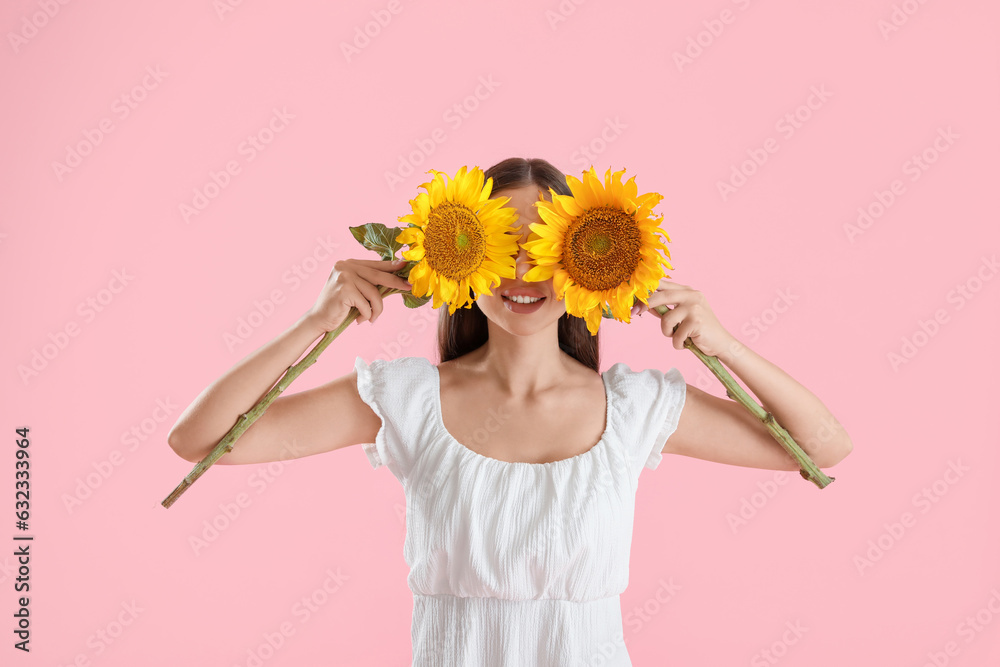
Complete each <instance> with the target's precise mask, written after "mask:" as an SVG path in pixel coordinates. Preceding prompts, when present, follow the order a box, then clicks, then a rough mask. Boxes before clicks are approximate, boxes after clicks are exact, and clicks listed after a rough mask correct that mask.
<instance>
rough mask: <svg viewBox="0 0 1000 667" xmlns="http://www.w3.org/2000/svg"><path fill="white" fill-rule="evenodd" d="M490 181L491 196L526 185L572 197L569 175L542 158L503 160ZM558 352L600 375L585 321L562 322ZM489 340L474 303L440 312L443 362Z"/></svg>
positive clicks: (595, 338)
mask: <svg viewBox="0 0 1000 667" xmlns="http://www.w3.org/2000/svg"><path fill="white" fill-rule="evenodd" d="M485 177H486V178H487V179H489V178H492V179H493V190H492V192H494V193H495V192H498V191H500V190H504V189H507V188H518V187H521V186H525V185H532V184H534V185H537V186H538V187H539V189H541V190H542V191H544V192H545V194H546V196H551V195H550V193H549V189H550V188H551V189H552V190H554V191H555V193H556V194H559V195H566V196H570V195H572V194H573V193H572V192H571V191H570V189H569V186H568V185H567V184H566V175H565V174H564V173H562V172H561V171H559V170H558V169H556V168H555V167H554V166H553V165H552V164H550V163H549V162H547V161H545V160H542V159H541V158H533V159H525V158H520V157H512V158H507V159H506V160H502V161H500V162H498V163H496V164H495V165H493V166H492V167H490V168H489V169H487V170H486V172H485ZM558 330H559V348H560V349H561V350H562V351H563V352H565V353H566V354H568V355H570V356H571V357H573V358H574V359H576V360H577V361H579V362H580V363H582V364H583V365H584V366H587V367H588V368H592V369H594V371H596V372H600V352H599V342H600V341H599V340H598V338H599V336H600V334H599V333H598V334H597V335H594V336H591V335H590V332H589V331H588V330H587V322H586V320H584V319H583V318H582V317H576V316H574V315H570V314H568V313H566V314H564V315H563V316H562V317H560V318H559V326H558ZM488 338H489V328H488V321H487V319H486V315H484V314H483V311H481V310H480V309H479V306H478V305H477V304H476V303H475V302H473V303H472V306H471V307H469V308H458V309H456V310H455V312H454V314H451V315H449V314H448V309H447V308H442V309H441V316H440V319H439V320H438V352H439V354H440V355H441V361H442V362H444V361H450V360H451V359H455V358H457V357H461V356H462V355H464V354H468V353H469V352H472V351H473V350H475V349H477V348H479V347H480V346H482V344H483V343H485V342H486V340H487V339H488Z"/></svg>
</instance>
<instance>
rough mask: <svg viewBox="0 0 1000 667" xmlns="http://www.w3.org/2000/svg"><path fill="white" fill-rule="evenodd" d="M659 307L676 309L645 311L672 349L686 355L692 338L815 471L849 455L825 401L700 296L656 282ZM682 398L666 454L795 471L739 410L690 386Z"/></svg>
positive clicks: (761, 427)
mask: <svg viewBox="0 0 1000 667" xmlns="http://www.w3.org/2000/svg"><path fill="white" fill-rule="evenodd" d="M658 305H673V306H674V307H673V308H672V309H671V310H670V311H669V312H667V313H666V314H664V315H660V314H659V313H657V312H656V311H655V310H649V311H648V312H651V313H653V314H655V315H656V316H657V317H659V318H660V326H661V330H662V332H663V334H664V335H665V336H668V337H671V338H672V339H673V345H674V347H675V348H677V349H683V345H684V341H685V340H686V339H687V338H689V337H690V338H691V340H692V341H693V342H694V343H695V345H697V346H698V348H699V349H700V350H701V351H702V352H704V353H705V354H708V355H710V356H716V357H718V358H719V361H721V362H722V363H723V364H725V365H726V366H727V367H728V368H729V370H730V371H732V373H733V374H734V375H735V376H737V377H738V378H739V379H740V380H742V381H743V383H744V384H745V385H746V386H747V388H748V389H750V391H751V392H753V394H754V395H755V396H756V397H757V400H758V401H759V402H760V404H761V406H762V407H763V408H764V409H765V410H766V411H768V412H770V413H771V414H773V415H774V417H775V419H776V420H777V421H778V423H779V424H781V426H782V427H784V428H785V430H787V431H788V433H789V434H790V435H791V436H792V438H793V439H794V440H795V442H797V443H798V445H799V446H800V447H801V448H802V449H803V451H805V453H806V454H808V455H809V458H811V459H812V460H813V462H814V463H815V464H816V465H817V466H819V467H821V468H828V467H831V466H834V465H836V464H837V463H839V462H840V461H842V460H843V459H844V457H846V456H847V455H848V454H850V452H851V450H852V449H853V444H852V442H851V438H850V437H849V436H848V435H847V432H846V431H845V430H844V428H843V427H842V426H841V424H840V422H838V421H837V419H836V418H835V417H834V416H833V414H832V413H831V412H830V410H828V409H827V407H826V406H825V405H824V404H823V403H822V401H820V400H819V398H817V397H816V396H815V395H814V394H813V393H812V392H810V391H809V390H808V389H806V388H805V387H804V386H803V385H802V384H800V383H799V382H797V381H796V380H795V379H794V378H792V377H791V376H790V375H788V374H787V373H785V372H784V371H783V370H781V369H780V368H778V367H777V366H775V365H774V364H772V363H771V362H770V361H768V360H767V359H764V358H763V357H761V356H760V355H759V354H757V353H756V352H754V351H753V350H751V349H750V348H748V347H747V346H746V345H744V344H743V343H741V342H740V341H738V340H737V339H736V337H735V336H733V335H732V334H730V333H729V332H728V331H726V330H725V329H724V328H723V327H722V325H721V324H719V321H718V319H716V317H715V315H714V314H713V313H712V311H711V309H710V308H709V307H708V304H707V302H706V301H705V297H704V295H703V294H702V293H701V292H699V291H697V290H693V289H691V288H690V287H688V286H686V285H678V284H676V283H672V282H670V281H667V280H661V281H660V287H659V289H658V290H657V291H655V292H654V293H653V294H651V295H650V297H649V306H648V308H649V309H652V308H655V307H656V306H658ZM640 310H642V312H647V310H648V309H647V308H641V309H640ZM674 327H677V328H676V331H675V330H674ZM686 391H687V396H686V398H685V402H684V409H683V410H682V411H681V416H680V419H679V420H678V423H677V430H676V431H674V433H673V434H672V435H671V436H670V437H669V438H667V442H666V443H664V446H663V450H662V451H663V452H664V453H673V454H683V455H685V456H692V457H695V458H699V459H704V460H706V461H715V462H718V463H728V464H731V465H740V466H747V467H751V468H768V469H772V470H797V469H798V464H797V462H796V461H795V459H793V458H792V457H791V456H790V455H789V454H788V453H787V452H786V451H785V450H784V448H783V447H782V446H781V445H780V444H779V443H778V442H777V440H775V439H774V437H773V436H772V435H771V433H770V431H769V430H768V429H767V427H766V426H764V424H763V423H762V422H760V421H759V420H758V419H757V418H756V417H754V416H753V415H751V414H750V412H749V411H748V410H747V409H746V408H744V407H743V406H742V405H740V404H739V403H737V402H736V401H734V400H731V399H728V398H718V397H716V396H712V395H711V394H707V393H705V392H703V391H701V390H699V389H697V388H696V387H692V386H690V385H688V386H687V387H686Z"/></svg>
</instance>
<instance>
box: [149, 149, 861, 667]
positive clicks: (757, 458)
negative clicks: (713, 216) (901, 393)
mask: <svg viewBox="0 0 1000 667" xmlns="http://www.w3.org/2000/svg"><path fill="white" fill-rule="evenodd" d="M485 176H486V178H493V194H492V196H493V197H497V196H509V197H510V198H511V200H510V202H509V205H511V206H514V207H516V209H517V211H518V213H519V216H520V217H519V219H518V220H519V222H518V223H515V224H520V225H521V227H520V230H521V242H522V243H523V242H524V241H526V240H527V238H528V233H529V231H530V230H529V228H528V225H529V224H530V223H532V222H537V221H538V215H537V210H536V209H535V207H534V206H533V205H532V204H533V203H534V202H535V201H536V200H537V198H538V193H539V192H542V193H543V195H545V196H546V197H548V191H549V188H551V189H552V190H554V191H555V192H557V193H559V194H565V195H570V194H571V192H570V190H569V188H568V186H567V184H566V177H565V175H564V174H563V173H562V172H560V171H559V170H557V169H556V168H555V167H553V166H552V165H551V164H549V163H548V162H546V161H544V160H538V159H535V160H524V159H520V158H511V159H508V160H504V161H503V162H500V163H499V164H497V165H494V166H493V167H491V168H490V169H488V170H487V171H486V172H485ZM398 268H399V265H392V264H390V262H383V261H373V260H365V259H342V260H340V261H338V262H336V263H335V264H334V268H333V272H332V273H331V275H330V277H329V279H328V281H327V283H326V285H325V286H324V287H323V289H322V292H321V293H320V295H319V297H318V299H317V300H316V303H315V305H313V307H312V308H311V309H310V310H309V311H308V312H307V313H305V314H303V315H302V316H301V317H300V318H299V319H298V321H296V322H295V324H293V325H292V326H291V327H290V328H288V329H287V330H286V331H285V332H284V333H282V334H280V335H279V336H278V337H277V338H275V339H274V340H273V341H271V342H270V343H268V344H266V345H265V346H263V347H262V348H260V349H259V350H257V351H256V352H254V353H252V354H250V355H249V356H248V357H247V358H245V359H244V360H242V361H241V362H239V363H238V364H236V366H234V367H233V368H232V369H231V370H229V372H227V373H226V374H225V375H223V376H222V377H221V378H219V379H218V380H216V381H215V382H214V383H213V384H212V385H210V386H209V387H208V388H207V389H205V390H204V391H203V392H202V393H201V395H200V396H198V398H197V399H195V401H194V402H193V403H192V404H191V405H190V406H189V407H188V408H187V409H186V410H185V412H184V413H183V414H182V415H181V416H180V418H179V419H178V421H177V423H176V424H175V425H174V427H173V429H172V430H171V432H170V434H169V437H168V441H169V444H170V446H171V447H172V448H173V450H174V451H175V452H176V453H177V454H178V455H180V456H181V457H183V458H184V459H186V460H188V461H192V462H195V461H200V460H201V459H202V458H204V457H205V456H206V455H207V454H208V453H209V451H211V449H212V448H213V447H214V446H215V444H216V443H217V442H218V441H219V440H220V439H221V438H222V437H223V436H224V435H225V434H226V433H227V432H228V430H229V429H230V428H231V427H232V425H233V423H234V422H235V420H236V418H237V417H238V415H240V414H242V413H243V412H246V411H247V410H249V409H250V408H251V407H252V406H253V405H254V404H255V403H256V402H257V401H258V400H260V398H261V397H262V396H263V395H264V394H265V393H266V392H267V391H268V390H269V389H270V388H271V386H272V385H273V384H274V382H275V381H277V379H278V377H280V375H281V374H282V373H283V372H284V370H285V369H286V368H287V367H288V366H291V365H292V364H294V363H295V362H296V361H297V360H298V359H299V357H301V356H302V354H303V353H304V352H305V351H306V350H308V349H309V348H310V347H311V346H312V344H313V343H314V342H315V341H316V340H317V339H318V338H319V337H321V336H322V335H323V334H324V333H325V332H327V331H330V330H332V329H335V328H336V327H337V326H338V325H339V324H340V323H341V322H342V321H343V319H344V317H346V316H347V313H348V310H349V309H350V308H351V307H352V306H353V307H356V308H357V309H358V310H359V311H360V312H361V315H360V317H359V322H365V321H367V322H369V323H372V324H374V323H375V322H376V320H377V319H378V317H379V316H380V315H381V314H382V311H383V303H382V298H381V296H380V295H379V292H378V288H377V286H378V285H385V286H388V287H394V288H400V289H407V290H408V289H410V285H409V283H408V282H407V281H405V280H404V279H402V278H399V277H398V276H395V275H393V273H392V272H393V271H395V270H398ZM529 268H530V266H529V264H528V261H527V253H526V251H525V249H524V248H523V247H521V248H520V251H519V255H518V257H517V264H516V277H515V278H514V279H507V278H505V279H503V282H502V283H501V284H500V285H499V286H498V287H496V288H494V289H493V290H492V295H485V294H484V295H480V296H479V298H478V299H477V301H476V302H475V303H474V304H473V305H472V307H471V308H460V309H458V310H456V311H455V313H454V314H453V315H449V314H448V312H447V308H442V309H441V311H442V312H441V315H440V318H441V319H440V328H439V332H438V333H439V353H440V362H439V363H438V364H437V365H434V364H432V363H431V362H430V361H428V360H427V359H424V358H422V357H402V358H398V359H394V360H391V361H384V360H375V361H373V362H372V363H371V364H366V363H365V362H364V361H363V360H362V359H361V358H360V357H358V358H357V360H356V363H355V370H354V372H352V373H350V374H347V375H344V376H342V377H340V378H337V379H335V380H333V381H331V382H328V383H327V384H325V385H322V386H320V387H317V388H315V389H310V390H307V391H302V392H299V393H294V394H288V395H282V396H280V397H278V398H277V399H276V400H275V401H274V402H273V403H272V404H271V406H270V407H269V408H268V410H267V411H266V412H265V413H264V414H263V415H262V416H261V417H260V418H259V419H258V420H257V421H256V422H255V423H254V424H253V425H252V426H251V427H250V428H249V429H248V430H247V431H246V433H244V434H243V436H242V437H241V438H240V439H239V441H238V442H237V443H236V445H235V447H234V449H233V450H232V451H231V452H230V453H229V454H226V455H225V456H223V457H222V458H221V459H219V461H218V463H219V464H243V463H262V462H268V461H275V460H280V459H282V458H288V457H289V456H290V454H289V453H288V452H285V451H281V450H280V445H279V443H281V442H283V441H287V440H289V439H294V441H295V442H296V443H299V444H300V445H301V447H300V448H299V449H297V450H296V451H295V452H294V453H292V454H291V455H293V456H310V455H313V454H319V453H321V452H328V451H331V450H335V449H338V448H341V447H347V446H349V445H354V444H362V445H363V449H364V452H365V454H366V456H367V458H368V460H369V462H370V463H371V465H372V466H373V467H374V468H378V467H381V466H385V467H387V468H388V469H389V470H390V472H391V473H392V474H393V475H394V476H395V477H396V478H397V479H399V480H400V482H402V484H403V487H404V490H405V494H406V503H407V513H406V527H407V532H406V541H405V548H404V557H405V558H406V561H407V563H408V564H409V566H410V575H409V577H408V580H407V581H408V585H409V587H410V589H411V590H412V592H413V598H414V606H413V621H412V623H413V624H412V632H411V640H412V642H413V664H414V665H419V666H421V667H432V666H434V667H436V666H438V665H441V666H444V665H449V666H452V665H518V666H519V667H528V666H531V665H577V664H579V665H592V664H602V665H608V666H610V665H623V666H625V665H631V662H630V660H629V656H628V652H627V650H626V648H625V645H624V640H623V628H622V616H621V607H620V603H619V596H620V595H621V593H622V592H623V591H624V590H625V588H626V586H627V584H628V562H629V555H630V548H631V538H632V519H633V511H634V498H635V491H636V488H637V484H638V478H639V474H640V473H641V472H642V469H643V468H650V469H653V468H656V467H657V465H658V464H659V462H660V460H661V458H662V454H663V453H670V454H682V455H685V456H693V457H697V458H700V459H705V460H708V461H716V462H719V463H727V464H731V465H739V466H748V467H754V468H768V469H775V470H797V469H798V467H797V465H796V463H795V461H794V460H793V459H792V458H791V457H790V456H789V455H788V454H787V453H786V452H785V451H784V449H782V447H781V446H780V445H779V444H778V443H777V442H776V441H775V440H774V438H772V436H771V435H770V433H769V432H768V430H767V429H766V427H764V426H763V425H762V424H761V423H760V422H759V421H757V420H756V419H755V418H753V417H752V416H751V415H750V414H749V413H748V412H747V410H746V409H745V408H743V407H742V406H741V405H739V404H738V403H736V402H735V401H732V400H729V399H723V398H717V397H715V396H712V395H710V394H707V393H705V392H703V391H701V390H699V389H697V388H696V387H692V386H690V385H687V384H685V382H684V380H683V378H682V377H681V374H680V372H679V371H678V370H677V369H675V368H671V369H670V370H669V371H667V372H663V371H660V370H656V369H646V370H642V371H633V370H631V369H630V368H629V367H628V366H626V365H625V364H624V363H622V362H618V363H615V364H614V365H612V366H611V367H610V368H609V369H608V370H606V371H605V372H604V373H601V372H600V371H599V368H600V365H599V356H598V338H599V336H591V335H590V333H589V332H588V331H587V327H586V323H585V321H584V320H583V319H582V318H578V317H571V316H569V315H567V313H566V307H565V302H564V301H560V300H558V299H557V298H556V295H555V292H554V290H553V285H552V280H551V279H550V280H548V281H545V282H524V281H523V276H524V273H525V272H526V271H527V270H528V269H529ZM527 301H532V303H526V302H527ZM648 304H649V306H648V308H647V307H637V308H636V309H634V310H633V312H634V313H639V312H641V313H642V314H643V315H647V316H648V315H650V314H652V315H654V316H656V317H659V318H660V330H661V331H662V332H663V335H664V336H666V337H667V338H669V339H671V341H672V344H673V346H674V347H675V348H677V349H681V348H682V347H683V343H684V340H685V339H687V338H691V339H692V340H693V341H694V343H695V344H697V345H698V347H699V348H700V349H701V350H702V351H704V352H705V353H706V354H709V355H715V356H717V357H718V358H719V359H720V360H721V361H722V362H723V363H724V364H725V365H726V366H727V367H728V368H729V369H730V370H731V371H732V372H733V373H734V374H735V375H737V376H738V377H739V378H740V379H741V380H742V381H743V382H744V384H745V385H746V386H747V387H749V389H750V390H751V391H752V392H753V393H754V394H755V395H756V396H757V398H758V400H759V401H760V402H761V404H762V405H763V406H764V408H765V409H767V410H768V411H770V412H771V413H773V414H774V416H775V417H776V418H777V420H778V422H779V423H780V424H781V425H782V426H784V427H785V428H786V429H787V430H788V431H789V433H791V435H792V437H793V438H795V439H796V442H798V443H799V444H800V445H801V446H802V447H803V449H804V450H805V451H806V452H807V453H808V454H809V455H810V457H811V458H812V459H813V461H814V462H815V463H816V464H817V465H818V466H820V467H830V466H833V465H835V464H836V463H838V462H839V461H841V460H842V459H843V458H844V457H845V456H846V455H847V454H848V453H849V452H850V451H851V440H850V438H849V437H848V435H847V434H846V433H845V432H844V431H843V429H841V428H840V427H839V424H838V423H837V421H836V419H835V418H834V417H833V415H831V414H830V411H829V410H827V408H826V407H825V406H824V405H823V403H822V402H820V400H819V399H818V398H817V397H816V396H814V395H813V394H812V393H810V392H809V390H808V389H806V388H805V387H803V386H802V385H801V384H799V383H798V382H796V381H795V380H794V379H793V378H791V377H789V376H788V375H787V374H786V373H784V372H783V371H782V370H781V369H780V368H778V367H777V366H775V365H774V364H772V363H770V362H769V361H767V360H765V359H763V358H762V357H760V356H759V355H757V354H756V353H754V352H753V351H752V350H750V349H749V348H747V347H746V346H745V345H742V344H740V343H739V342H738V341H737V340H736V338H735V337H734V336H733V335H732V334H730V333H729V332H728V331H726V330H725V329H724V328H723V327H722V325H721V324H720V323H719V321H718V320H717V319H716V317H715V315H714V314H713V313H712V310H711V309H710V308H709V306H708V303H707V301H706V299H705V296H704V295H703V294H702V293H701V292H698V291H697V290H694V289H692V288H691V287H688V286H686V285H679V284H677V283H673V282H670V281H668V280H662V281H661V282H660V285H659V288H658V289H657V291H656V292H654V293H653V294H652V295H650V296H649V298H648ZM661 304H665V305H668V306H670V307H672V310H670V311H669V312H668V313H667V314H666V315H664V316H660V315H659V314H658V313H657V312H656V311H655V310H650V308H653V307H655V306H658V305H661ZM425 307H429V306H425ZM637 325H638V323H637ZM675 325H679V326H678V327H677V330H676V331H674V327H675ZM638 326H641V325H638ZM664 356H665V355H664Z"/></svg>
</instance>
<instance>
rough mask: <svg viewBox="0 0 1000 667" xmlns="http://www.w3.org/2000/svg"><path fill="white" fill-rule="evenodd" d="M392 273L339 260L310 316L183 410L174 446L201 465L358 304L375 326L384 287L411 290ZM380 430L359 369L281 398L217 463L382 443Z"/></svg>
mask: <svg viewBox="0 0 1000 667" xmlns="http://www.w3.org/2000/svg"><path fill="white" fill-rule="evenodd" d="M389 268H390V267H389V263H388V262H381V261H371V260H342V261H340V262H337V264H335V268H334V271H333V273H332V274H331V276H330V279H329V280H328V281H327V284H326V285H325V286H324V288H323V292H322V293H321V294H320V297H319V299H317V302H316V305H315V306H313V308H312V309H311V310H310V311H309V312H308V313H306V314H305V315H303V316H301V317H300V318H299V319H298V320H297V321H296V322H295V323H294V324H293V325H292V326H290V327H289V328H288V329H286V330H285V331H284V332H282V333H281V334H280V335H278V336H277V337H276V338H275V339H274V340H272V341H270V342H269V343H267V344H266V345H264V346H263V347H261V348H259V349H258V350H256V351H255V352H253V353H251V354H250V355H248V356H247V357H246V358H244V359H243V360H242V361H240V362H239V363H237V364H236V365H235V366H233V367H232V368H231V369H230V370H229V371H228V372H226V373H225V374H224V375H223V376H222V377H220V378H219V379H217V380H216V381H215V382H213V383H212V384H211V385H209V386H208V387H207V388H206V389H205V390H204V391H202V392H201V394H200V395H199V396H198V397H197V398H196V399H195V400H194V401H193V402H192V403H191V404H190V405H189V406H188V407H187V409H185V410H184V412H183V413H181V416H180V417H179V418H178V420H177V423H175V424H174V426H173V428H171V430H170V433H169V434H168V436H167V443H168V444H169V445H170V447H171V449H173V450H174V452H176V453H177V455H178V456H180V457H181V458H183V459H185V460H188V461H191V462H196V461H200V460H201V459H203V458H204V457H205V456H207V455H208V453H209V452H210V451H211V450H212V449H213V448H214V447H215V445H216V444H218V442H219V441H220V440H221V439H222V438H223V436H225V435H226V433H228V432H229V430H230V429H231V428H232V427H233V424H235V423H236V420H237V419H238V418H239V416H240V415H241V414H243V413H244V412H247V411H248V410H250V408H252V407H253V406H254V405H255V404H256V403H257V402H258V401H259V400H260V399H261V398H262V397H263V396H264V395H265V394H266V393H267V392H268V391H269V390H270V389H271V387H272V386H273V385H274V384H275V383H276V382H277V381H278V379H279V378H280V377H281V375H282V374H283V373H284V372H285V369H287V368H288V367H289V366H292V365H294V364H295V363H296V361H298V359H299V358H300V357H301V356H302V355H303V354H304V353H305V352H306V351H307V350H308V349H309V348H310V347H311V346H312V344H313V343H314V342H315V341H316V340H317V339H318V338H319V337H320V336H322V335H323V334H324V333H325V332H327V331H332V330H333V329H335V328H336V327H337V326H338V325H339V324H340V323H341V322H342V321H343V319H344V317H346V316H347V312H348V311H349V310H350V308H351V307H352V306H353V307H356V308H358V310H359V311H360V312H361V316H360V317H359V322H361V321H364V320H369V321H371V322H374V320H375V319H376V318H377V317H378V315H380V314H381V312H382V302H381V295H380V294H379V291H378V288H377V287H375V285H376V284H380V285H388V286H391V287H396V288H402V289H409V284H408V283H407V282H406V281H405V280H403V279H402V278H400V277H398V276H395V275H393V274H392V273H389V271H388V269H389ZM380 426H381V421H380V420H379V418H378V416H377V415H376V414H375V413H374V412H373V411H372V410H371V408H370V407H368V405H367V404H366V403H365V402H364V401H362V400H361V397H360V396H359V395H358V390H357V375H356V374H355V373H354V372H351V373H349V374H347V375H344V376H341V377H339V378H337V379H335V380H333V381H331V382H328V383H326V384H324V385H321V386H319V387H316V388H314V389H308V390H306V391H301V392H298V393H294V394H282V395H281V396H279V397H278V398H276V399H275V400H274V401H273V402H272V403H271V405H270V406H269V407H268V408H267V410H266V411H265V412H264V414H262V415H261V416H260V417H259V418H258V419H257V421H255V422H254V423H253V424H252V425H251V426H250V428H248V429H247V430H246V432H245V433H243V435H242V436H240V438H239V439H238V440H237V441H236V443H235V444H234V445H233V450H232V451H231V452H229V453H228V454H225V455H223V456H222V457H221V458H220V459H219V460H218V461H217V464H235V463H261V462H267V461H278V460H283V459H290V458H299V457H302V456H310V455H313V454H318V453H320V452H326V451H330V450H333V449H337V448H339V447H343V446H346V445H351V444H358V443H362V442H374V438H375V435H376V433H377V432H378V428H379V427H380Z"/></svg>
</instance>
